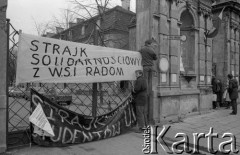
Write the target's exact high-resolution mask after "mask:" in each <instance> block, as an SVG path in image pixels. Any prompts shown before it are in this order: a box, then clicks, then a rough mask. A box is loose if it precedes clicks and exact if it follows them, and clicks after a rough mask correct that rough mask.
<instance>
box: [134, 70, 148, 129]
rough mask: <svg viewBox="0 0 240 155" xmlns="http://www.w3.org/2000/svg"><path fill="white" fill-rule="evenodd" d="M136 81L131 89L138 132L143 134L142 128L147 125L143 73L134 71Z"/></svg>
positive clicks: (145, 91) (145, 85)
mask: <svg viewBox="0 0 240 155" xmlns="http://www.w3.org/2000/svg"><path fill="white" fill-rule="evenodd" d="M136 77H137V80H136V81H135V84H134V88H133V96H134V103H135V107H136V116H137V124H138V131H137V132H143V128H144V127H146V126H147V125H148V120H147V106H148V104H147V81H146V79H145V78H144V77H143V71H142V70H137V71H136Z"/></svg>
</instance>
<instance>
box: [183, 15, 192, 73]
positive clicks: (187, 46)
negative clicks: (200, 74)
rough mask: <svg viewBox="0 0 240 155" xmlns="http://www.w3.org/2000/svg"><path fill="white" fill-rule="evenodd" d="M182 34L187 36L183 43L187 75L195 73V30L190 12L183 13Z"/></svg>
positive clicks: (184, 65)
mask: <svg viewBox="0 0 240 155" xmlns="http://www.w3.org/2000/svg"><path fill="white" fill-rule="evenodd" d="M180 21H181V23H182V25H181V27H180V34H181V35H185V36H186V41H183V42H181V56H182V63H183V67H184V71H185V73H186V74H194V73H195V29H194V19H193V16H192V14H191V13H190V12H189V10H185V11H183V12H182V14H181V16H180Z"/></svg>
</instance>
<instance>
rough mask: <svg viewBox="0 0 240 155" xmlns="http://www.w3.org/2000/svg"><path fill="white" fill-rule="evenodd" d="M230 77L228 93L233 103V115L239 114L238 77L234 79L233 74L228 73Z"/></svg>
mask: <svg viewBox="0 0 240 155" xmlns="http://www.w3.org/2000/svg"><path fill="white" fill-rule="evenodd" d="M228 79H229V86H228V93H229V97H230V99H231V104H232V109H233V111H232V113H231V115H236V114H237V98H238V82H237V80H236V79H233V75H232V74H228Z"/></svg>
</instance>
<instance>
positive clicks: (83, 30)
mask: <svg viewBox="0 0 240 155" xmlns="http://www.w3.org/2000/svg"><path fill="white" fill-rule="evenodd" d="M81 35H85V25H83V26H82V30H81Z"/></svg>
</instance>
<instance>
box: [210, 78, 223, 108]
mask: <svg viewBox="0 0 240 155" xmlns="http://www.w3.org/2000/svg"><path fill="white" fill-rule="evenodd" d="M212 90H213V94H216V95H217V100H216V101H213V105H214V106H213V107H215V108H216V109H217V108H219V107H220V106H219V102H220V96H221V95H220V91H221V90H220V81H219V80H218V79H217V78H216V77H215V76H213V77H212Z"/></svg>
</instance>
